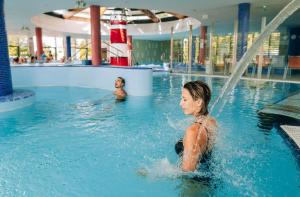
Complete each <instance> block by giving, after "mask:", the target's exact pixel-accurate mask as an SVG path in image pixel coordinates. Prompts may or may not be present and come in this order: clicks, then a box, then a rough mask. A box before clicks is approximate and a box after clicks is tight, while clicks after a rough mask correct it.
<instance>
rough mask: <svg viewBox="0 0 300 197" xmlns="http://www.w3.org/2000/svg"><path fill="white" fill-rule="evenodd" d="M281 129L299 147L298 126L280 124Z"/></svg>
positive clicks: (299, 133) (299, 135)
mask: <svg viewBox="0 0 300 197" xmlns="http://www.w3.org/2000/svg"><path fill="white" fill-rule="evenodd" d="M280 127H281V128H282V130H283V131H284V132H285V133H286V134H287V135H288V136H289V137H290V138H291V139H292V140H293V141H294V142H295V144H296V145H297V147H298V148H299V149H300V127H299V126H290V125H281V126H280Z"/></svg>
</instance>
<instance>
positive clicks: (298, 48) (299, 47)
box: [288, 27, 300, 56]
mask: <svg viewBox="0 0 300 197" xmlns="http://www.w3.org/2000/svg"><path fill="white" fill-rule="evenodd" d="M288 54H289V56H300V27H294V28H291V29H290V34H289V50H288Z"/></svg>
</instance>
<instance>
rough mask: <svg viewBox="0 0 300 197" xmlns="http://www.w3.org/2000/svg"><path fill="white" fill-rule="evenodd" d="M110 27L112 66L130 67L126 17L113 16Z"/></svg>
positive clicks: (122, 15)
mask: <svg viewBox="0 0 300 197" xmlns="http://www.w3.org/2000/svg"><path fill="white" fill-rule="evenodd" d="M110 25H111V26H110V43H111V46H110V64H111V65H114V66H129V64H128V45H127V29H126V25H127V22H126V18H125V15H124V14H118V15H114V16H112V17H111V19H110Z"/></svg>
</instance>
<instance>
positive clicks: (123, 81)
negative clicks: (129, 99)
mask: <svg viewBox="0 0 300 197" xmlns="http://www.w3.org/2000/svg"><path fill="white" fill-rule="evenodd" d="M118 79H121V82H122V83H123V84H124V86H125V79H124V78H123V77H118Z"/></svg>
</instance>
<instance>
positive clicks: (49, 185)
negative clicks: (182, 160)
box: [0, 74, 300, 196]
mask: <svg viewBox="0 0 300 197" xmlns="http://www.w3.org/2000/svg"><path fill="white" fill-rule="evenodd" d="M196 79H200V80H204V81H205V82H207V83H208V84H209V85H210V86H211V87H212V90H213V98H212V99H213V100H214V99H216V97H217V95H218V94H219V92H220V89H221V88H222V86H223V84H224V79H215V78H214V79H212V78H203V77H188V76H180V75H178V76H169V75H164V74H157V75H155V76H154V80H153V83H154V86H153V88H154V89H153V92H154V93H153V96H151V97H129V98H128V99H127V100H126V101H125V102H115V100H114V97H113V95H112V92H110V91H104V90H98V89H88V88H70V87H41V88H30V87H29V88H28V89H30V90H33V91H35V93H36V102H35V103H34V104H33V105H32V106H30V107H27V108H24V109H21V110H17V111H14V112H7V113H2V114H0V196H236V195H243V196H299V195H300V181H299V180H300V169H299V167H300V164H299V163H300V162H299V159H297V151H295V150H294V149H293V146H292V145H291V143H290V142H289V141H288V140H287V138H286V137H285V136H283V135H282V134H281V131H279V130H278V129H277V128H276V127H273V128H272V129H270V130H267V129H262V128H260V127H258V124H259V121H260V120H259V116H258V115H257V111H258V110H259V109H261V108H262V107H263V106H264V105H267V104H271V103H273V102H276V101H278V100H281V99H283V98H285V97H286V96H288V95H290V94H292V93H294V92H296V91H299V89H300V85H293V84H282V83H274V82H267V83H264V84H260V85H258V84H255V83H254V82H251V81H241V82H240V83H239V85H238V87H237V89H235V90H234V92H233V93H232V94H231V95H230V97H229V98H228V102H227V104H226V105H225V107H224V109H223V111H222V113H221V114H220V115H219V116H218V117H217V121H218V124H219V131H218V137H217V143H216V146H215V149H214V152H213V156H212V161H211V166H210V169H209V170H210V173H208V174H209V179H208V180H206V179H204V180H193V179H191V178H188V177H187V176H182V175H178V171H177V170H176V168H175V166H176V163H177V159H178V158H177V155H176V154H175V151H174V144H175V143H176V141H177V140H178V139H179V138H180V137H182V135H183V132H184V128H185V127H186V126H187V125H188V124H189V123H190V121H191V119H189V118H187V117H186V116H185V115H184V114H183V113H182V111H181V108H180V106H179V101H180V96H181V87H182V84H184V83H185V82H187V81H189V80H196ZM213 115H216V114H213ZM140 169H147V175H146V176H144V175H141V174H140V173H139V172H140ZM199 173H200V174H201V173H203V174H206V172H199Z"/></svg>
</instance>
